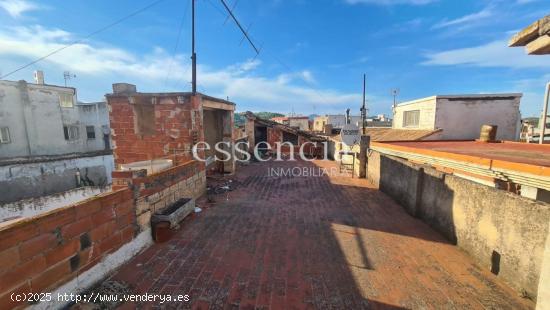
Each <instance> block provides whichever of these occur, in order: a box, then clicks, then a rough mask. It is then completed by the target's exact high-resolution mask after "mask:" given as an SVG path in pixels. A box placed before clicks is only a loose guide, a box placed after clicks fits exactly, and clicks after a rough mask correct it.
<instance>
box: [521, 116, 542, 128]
mask: <svg viewBox="0 0 550 310" xmlns="http://www.w3.org/2000/svg"><path fill="white" fill-rule="evenodd" d="M522 121H524V122H525V121H528V122H529V124H531V125H533V126H534V127H538V126H539V118H538V117H526V118H524V119H522Z"/></svg>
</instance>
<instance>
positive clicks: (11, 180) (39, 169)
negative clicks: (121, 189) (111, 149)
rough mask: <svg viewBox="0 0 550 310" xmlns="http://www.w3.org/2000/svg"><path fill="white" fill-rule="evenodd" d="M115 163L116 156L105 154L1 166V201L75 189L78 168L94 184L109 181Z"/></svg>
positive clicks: (5, 201)
mask: <svg viewBox="0 0 550 310" xmlns="http://www.w3.org/2000/svg"><path fill="white" fill-rule="evenodd" d="M113 165H114V164H113V156H112V155H103V156H94V157H79V158H74V159H64V160H55V161H47V162H37V163H25V164H12V165H7V166H0V188H1V190H0V203H8V202H13V201H17V200H20V199H25V198H32V197H39V196H43V195H49V194H54V193H60V192H64V191H67V190H70V189H73V188H75V187H76V177H75V174H76V172H77V170H78V169H80V174H81V178H85V176H86V173H87V177H88V178H89V179H90V180H91V181H93V183H94V185H106V184H109V183H111V172H112V171H113Z"/></svg>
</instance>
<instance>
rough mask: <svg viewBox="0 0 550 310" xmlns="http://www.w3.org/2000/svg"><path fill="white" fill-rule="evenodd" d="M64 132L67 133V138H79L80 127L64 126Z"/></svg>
mask: <svg viewBox="0 0 550 310" xmlns="http://www.w3.org/2000/svg"><path fill="white" fill-rule="evenodd" d="M63 133H64V134H65V140H68V141H72V140H78V127H77V126H71V125H69V126H63Z"/></svg>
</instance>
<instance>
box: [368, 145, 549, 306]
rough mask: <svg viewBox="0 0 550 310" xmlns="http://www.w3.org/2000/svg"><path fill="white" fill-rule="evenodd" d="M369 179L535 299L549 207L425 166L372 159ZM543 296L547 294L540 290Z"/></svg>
mask: <svg viewBox="0 0 550 310" xmlns="http://www.w3.org/2000/svg"><path fill="white" fill-rule="evenodd" d="M374 153H377V152H373V153H372V154H371V155H370V156H369V164H368V178H369V180H371V179H372V180H373V181H374V182H373V184H375V185H376V182H378V186H379V188H380V190H382V191H383V192H384V193H386V194H387V195H389V196H390V197H392V198H393V199H395V200H396V201H397V202H399V203H400V204H401V205H402V206H403V207H404V208H405V209H406V210H407V212H408V213H410V214H411V215H413V216H415V217H418V218H420V219H422V220H423V221H424V222H426V223H428V224H429V225H431V226H432V227H433V228H434V229H436V230H438V231H439V232H440V233H441V234H443V235H444V236H446V237H447V239H449V240H450V241H451V242H453V243H454V244H456V245H458V246H459V247H461V248H462V249H464V250H465V251H466V252H468V254H470V255H471V256H472V257H473V258H474V260H475V261H476V262H477V263H478V264H479V265H480V266H481V267H483V268H487V269H488V270H491V271H492V272H493V273H494V274H496V275H497V276H498V277H500V278H502V279H503V280H504V281H506V282H507V283H508V284H509V285H510V286H511V287H513V288H515V289H516V290H517V291H518V293H520V294H522V295H524V296H527V297H529V298H531V299H533V300H536V299H537V295H538V292H540V291H541V287H542V286H544V285H546V286H547V285H548V284H547V283H546V284H545V283H542V278H543V277H541V272H542V270H543V262H544V261H549V260H550V259H549V256H550V251H549V250H548V249H545V244H546V240H547V239H548V238H550V235H549V232H550V227H549V225H550V204H547V203H543V202H537V201H534V200H530V199H527V198H525V197H521V196H519V195H515V194H512V193H508V192H505V191H502V190H498V189H496V188H492V187H489V186H485V185H481V184H478V183H475V182H472V181H469V180H466V179H463V178H460V177H456V176H453V175H450V174H446V173H443V172H440V171H437V170H435V169H433V168H432V167H429V166H425V165H418V164H414V163H411V162H408V161H406V160H403V159H400V158H395V157H392V156H387V155H384V154H379V153H378V154H374ZM542 290H543V291H544V289H542Z"/></svg>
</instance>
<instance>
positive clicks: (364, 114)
mask: <svg viewBox="0 0 550 310" xmlns="http://www.w3.org/2000/svg"><path fill="white" fill-rule="evenodd" d="M366 88H367V75H366V74H363V106H362V107H361V122H362V125H363V126H362V127H363V134H365V133H366V132H367V130H366V128H365V123H366V119H367V107H366V101H367V99H366V94H365V92H366Z"/></svg>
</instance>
